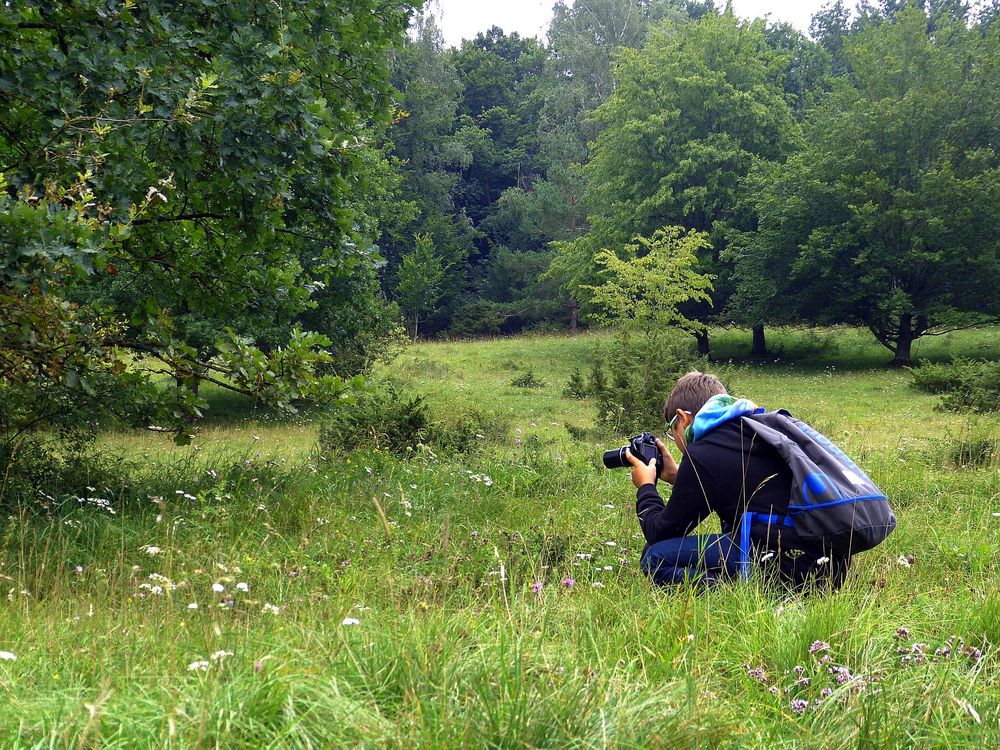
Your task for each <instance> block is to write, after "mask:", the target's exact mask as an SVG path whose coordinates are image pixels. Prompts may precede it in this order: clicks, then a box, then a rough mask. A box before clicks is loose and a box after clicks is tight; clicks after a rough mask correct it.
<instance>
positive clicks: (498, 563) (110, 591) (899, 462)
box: [0, 330, 1000, 748]
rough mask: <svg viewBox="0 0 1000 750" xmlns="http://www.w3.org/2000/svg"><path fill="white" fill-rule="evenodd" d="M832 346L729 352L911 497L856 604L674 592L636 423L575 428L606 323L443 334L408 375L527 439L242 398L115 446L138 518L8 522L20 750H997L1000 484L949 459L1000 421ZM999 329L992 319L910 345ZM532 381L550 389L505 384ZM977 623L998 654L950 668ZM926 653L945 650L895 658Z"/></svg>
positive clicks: (586, 407) (841, 599)
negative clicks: (948, 650)
mask: <svg viewBox="0 0 1000 750" xmlns="http://www.w3.org/2000/svg"><path fill="white" fill-rule="evenodd" d="M826 335H827V334H815V333H811V332H808V331H790V332H782V333H779V334H776V335H774V336H772V339H773V340H772V341H771V345H772V347H774V348H775V349H776V351H777V350H778V347H783V348H782V349H781V354H780V355H776V356H774V357H772V358H771V359H769V360H768V361H767V362H766V363H751V362H749V361H748V360H747V353H748V349H749V341H748V337H747V336H746V334H740V335H737V334H736V333H735V332H720V333H719V335H718V336H717V337H716V344H715V349H716V355H717V356H718V357H720V358H721V359H723V360H724V363H720V364H719V367H721V370H722V373H723V375H724V377H725V378H726V379H727V381H728V382H729V383H730V385H731V387H732V389H733V390H734V391H738V392H739V393H741V394H745V395H748V396H750V397H753V398H755V399H756V400H757V401H758V402H760V403H763V404H766V405H768V406H769V407H772V408H773V407H778V406H783V407H786V408H789V409H790V410H792V411H793V413H796V414H797V415H800V416H803V417H804V418H806V419H807V420H808V421H810V422H812V423H813V424H815V425H816V426H817V427H820V428H821V429H823V430H824V431H825V432H827V433H828V434H829V435H830V436H831V437H832V438H834V439H835V440H836V441H837V442H839V443H840V444H842V445H843V446H844V447H845V448H846V449H847V450H848V452H849V453H851V454H852V455H855V456H857V457H858V458H859V459H860V460H861V462H862V465H863V466H864V467H865V468H866V469H868V470H869V472H870V473H871V474H872V476H873V478H875V480H876V481H877V482H878V483H879V484H880V485H881V486H882V487H883V488H884V489H886V490H887V491H888V493H889V494H890V496H891V498H892V500H893V503H894V507H895V509H896V511H897V515H898V518H899V526H898V529H897V531H896V532H895V533H894V534H893V535H892V536H891V537H890V538H889V539H888V541H887V542H886V543H885V544H884V545H882V546H881V547H879V548H877V549H875V550H873V551H872V552H869V553H866V554H864V555H861V556H859V557H858V558H857V559H856V563H855V566H854V568H853V570H852V574H851V577H850V579H849V581H848V583H847V585H846V586H845V588H844V589H843V590H841V591H840V592H838V593H837V594H834V595H828V596H820V595H818V596H811V597H797V596H791V597H790V596H785V595H782V594H780V593H776V592H773V591H768V590H765V589H763V588H762V587H761V586H760V585H759V583H757V582H749V583H738V584H733V585H731V586H726V587H723V588H720V589H717V590H713V591H708V592H698V591H696V590H694V589H692V588H680V589H677V590H670V591H661V590H655V589H653V588H652V587H650V585H649V584H648V583H647V582H646V581H645V580H644V579H643V577H642V576H641V574H640V573H639V571H638V566H637V563H638V555H639V552H640V551H641V548H642V540H641V535H640V534H639V533H638V525H637V523H636V520H635V517H634V510H633V505H634V503H633V492H632V489H631V484H630V482H629V480H628V477H627V475H626V474H625V472H608V471H604V470H602V469H600V468H599V452H600V451H601V450H603V449H604V448H605V447H609V446H610V445H612V444H614V443H615V442H616V441H617V440H619V439H620V436H615V435H611V434H606V433H602V432H599V431H593V432H592V433H588V434H592V435H593V436H594V438H593V440H588V441H576V440H573V439H572V438H571V437H570V434H569V432H568V430H567V425H569V426H572V427H574V428H588V427H592V425H593V421H594V407H593V404H592V403H590V402H588V401H579V400H574V399H568V398H564V397H563V396H562V395H561V394H562V389H563V386H564V385H565V383H566V381H567V380H568V378H569V375H570V373H571V372H572V370H573V368H574V367H577V366H579V367H581V369H583V370H584V371H586V369H587V367H588V364H589V358H590V356H591V352H592V350H593V347H594V346H595V345H599V344H600V343H601V342H602V341H604V338H603V337H602V336H600V335H598V334H586V335H582V336H579V337H575V338H569V337H542V336H539V337H523V338H512V339H497V340H492V341H482V342H469V343H432V344H421V345H419V346H416V347H413V348H411V349H409V350H407V351H406V352H405V353H404V354H403V355H402V356H401V357H400V358H399V359H398V360H397V361H396V362H395V363H393V364H392V365H391V366H390V367H389V368H388V369H387V373H388V374H389V375H391V376H392V377H394V378H395V379H397V380H400V381H402V382H404V383H407V384H409V385H410V386H412V387H413V388H415V389H418V390H420V391H421V392H423V393H426V394H428V398H429V402H430V404H431V407H432V409H433V410H434V412H435V413H436V414H437V415H439V416H442V417H444V416H447V415H448V414H449V413H451V412H453V411H455V410H464V409H468V408H477V409H481V410H485V411H488V412H496V413H502V414H506V415H509V417H510V418H511V422H510V423H511V425H512V429H511V431H510V432H509V433H508V434H502V435H490V436H487V438H486V439H484V440H482V441H477V442H476V443H474V444H473V445H470V446H469V448H468V449H467V450H466V451H463V452H458V453H455V454H447V455H446V454H443V453H441V452H438V453H437V454H435V453H434V452H432V451H431V452H420V453H419V455H417V456H415V457H414V458H412V459H411V460H409V461H404V460H401V459H399V458H395V457H392V456H390V455H387V454H378V453H371V452H369V453H355V454H353V455H350V456H326V457H320V456H318V455H316V453H315V448H316V445H315V440H316V434H317V430H316V427H315V425H312V424H309V423H305V424H294V423H292V424H289V423H282V422H276V421H274V420H270V419H261V418H260V415H257V418H255V419H250V420H245V421H242V422H241V421H240V420H238V419H236V418H235V414H237V413H238V409H237V408H234V410H233V412H232V414H231V415H230V416H227V417H226V419H224V420H220V421H218V422H217V423H215V424H212V425H209V426H208V427H207V428H205V429H204V430H203V431H202V433H201V435H200V437H199V439H198V441H197V446H196V448H197V450H195V449H192V448H184V449H178V448H173V447H172V446H171V445H170V443H169V440H168V438H166V437H164V436H162V435H131V434H129V435H123V434H108V435H104V436H102V437H101V439H100V440H101V446H102V448H103V449H104V450H118V451H123V452H125V453H126V454H127V455H128V456H129V457H130V458H131V459H132V460H133V461H134V462H135V463H136V464H137V466H136V469H135V472H136V474H135V475H134V476H132V477H130V478H129V485H128V486H129V488H130V489H129V490H128V493H126V494H128V495H129V497H128V499H127V500H123V501H118V500H116V501H115V503H116V504H115V509H116V511H117V512H116V513H115V514H113V515H112V514H110V513H107V512H104V511H100V510H97V509H95V508H93V507H64V508H63V509H62V510H61V511H60V512H59V513H57V514H55V516H54V517H53V518H51V519H48V518H45V517H40V516H39V515H37V514H36V513H34V512H29V511H28V510H23V511H21V512H17V511H14V512H12V513H11V517H10V518H6V519H5V522H4V524H3V526H2V527H0V584H2V587H0V593H2V594H3V596H4V597H5V599H4V602H3V604H2V605H0V651H9V652H12V653H14V654H16V657H17V658H16V660H14V661H6V660H0V707H2V708H0V747H17V748H21V747H123V748H124V747H129V748H131V747H216V746H218V747H237V748H239V747H244V748H260V747H275V748H277V747H303V748H304V747H415V746H425V747H525V748H528V747H531V748H534V747H559V748H562V747H575V748H599V747H634V748H640V747H641V748H645V747H671V748H673V747H678V746H679V747H734V748H737V747H738V748H743V747H762V746H767V747H803V748H839V747H844V748H846V747H900V748H902V747H935V748H937V747H954V748H974V747H975V748H980V747H981V748H988V747H996V746H997V744H998V742H1000V724H998V721H1000V690H998V689H997V684H998V680H1000V653H998V651H997V649H998V646H1000V596H998V593H997V583H998V573H1000V563H998V562H997V561H998V559H1000V515H994V514H1000V473H998V471H997V468H998V466H997V463H996V459H995V458H994V459H993V461H992V462H991V463H988V464H987V465H982V466H976V465H971V466H965V467H962V466H961V465H960V464H956V463H955V462H954V461H952V460H951V458H950V456H951V453H952V449H953V447H954V446H956V445H957V444H960V443H961V442H962V441H963V440H968V439H970V436H971V437H975V436H982V435H987V436H992V437H993V438H995V437H996V436H997V435H998V434H1000V425H998V420H997V418H996V417H995V416H984V417H978V418H966V417H964V416H956V415H948V414H942V413H938V412H935V411H934V410H933V406H934V404H935V403H936V399H935V398H934V397H933V396H930V395H927V394H921V393H918V392H916V391H914V390H913V389H911V388H910V387H909V377H908V376H907V374H906V373H905V372H900V371H893V370H888V369H884V368H883V365H884V363H885V361H886V360H887V359H888V357H887V355H886V353H885V352H884V351H883V350H880V349H878V348H877V347H875V346H873V345H871V344H870V343H868V341H867V338H866V337H865V336H864V335H863V333H861V332H854V331H835V332H833V333H831V334H829V336H830V338H829V340H828V341H827V342H826V343H828V344H830V343H832V344H833V345H834V347H835V348H834V351H833V353H832V354H831V353H828V352H827V351H826V350H820V349H819V348H818V347H819V344H817V343H816V342H815V341H813V340H812V339H815V338H816V337H820V343H822V338H821V337H823V336H826ZM984 342H986V343H987V344H988V345H989V347H992V348H991V349H990V352H991V353H995V352H996V348H997V347H996V345H997V343H998V339H997V335H996V331H994V330H990V331H985V332H964V333H962V334H955V335H954V336H953V337H952V338H951V339H950V340H949V341H948V342H946V345H945V344H943V343H942V339H937V340H933V341H929V342H927V351H926V352H924V351H922V350H921V348H920V346H923V343H921V344H920V346H918V349H917V355H918V356H926V357H928V358H939V359H945V358H947V357H948V356H949V355H950V354H953V353H954V354H956V355H963V356H977V354H976V352H980V351H981V347H983V343H984ZM984 351H985V350H983V352H981V353H979V354H978V356H988V354H985V353H984ZM774 359H778V360H779V361H777V362H775V361H773V360H774ZM529 369H530V370H532V371H533V372H534V374H535V375H536V377H537V378H538V379H540V380H542V381H544V383H545V385H544V386H543V387H540V388H518V387H515V386H513V385H511V382H512V381H513V380H515V379H516V378H517V377H518V376H519V375H523V374H524V373H525V372H527V371H528V370H529ZM651 427H653V428H659V427H660V426H659V425H651ZM516 430H519V431H520V432H517V431H516ZM254 436H256V437H257V439H256V440H255V439H254ZM518 440H520V443H518V442H517V441H518ZM486 477H489V481H488V482H487V481H486ZM178 491H179V492H181V493H186V495H187V496H185V494H177V493H178ZM95 495H97V496H105V493H104V488H100V487H99V488H95ZM149 496H153V498H157V497H158V498H160V499H159V500H157V499H150V498H149ZM192 498H193V499H192ZM376 501H377V503H376ZM75 505H79V503H76V504H75ZM380 510H381V512H382V513H384V523H383V517H382V515H380ZM150 547H158V548H159V549H160V551H159V553H158V554H156V555H152V554H149V551H148V550H149V548H150ZM901 560H902V562H901ZM77 566H79V569H78V567H77ZM151 575H153V576H157V577H154V578H150V576H151ZM159 576H162V577H163V578H162V579H161V578H159ZM569 578H571V579H573V585H572V586H567V585H564V584H563V581H564V580H566V579H569ZM536 581H538V582H541V583H542V584H543V587H542V589H541V591H540V592H538V593H534V592H533V591H532V584H533V583H534V582H536ZM215 583H219V584H221V585H222V586H223V587H224V591H223V592H214V591H213V590H212V584H215ZM238 583H246V584H247V585H248V589H249V590H248V591H246V592H244V591H241V590H238V589H237V584H238ZM153 586H160V588H161V589H162V593H158V594H154V593H153V590H152V587H153ZM228 597H232V599H231V604H232V606H220V604H226V605H228V604H229V603H230V600H229V599H228ZM192 602H197V604H198V608H197V609H189V608H188V606H189V604H190V603H192ZM265 604H267V605H273V606H274V607H277V608H278V611H277V612H276V613H275V612H274V611H273V607H270V606H269V607H266V608H265ZM265 610H266V611H265ZM345 618H352V619H355V620H357V621H358V624H353V625H352V624H344V623H345V621H349V620H346V619H345ZM900 627H905V628H907V629H908V630H909V637H908V638H903V639H899V638H897V636H896V632H897V629H898V628H900ZM952 636H957V637H958V638H961V639H964V641H965V642H966V644H969V645H974V646H976V647H977V648H979V649H981V650H982V654H983V655H982V658H981V659H979V660H978V661H977V660H976V659H973V658H970V657H969V656H964V655H959V654H956V653H953V654H952V655H951V656H949V657H937V658H938V662H937V663H935V662H933V658H934V650H935V649H937V648H942V647H944V645H945V642H946V640H947V639H948V638H950V637H952ZM815 641H824V642H826V643H828V644H829V646H830V650H829V652H823V651H821V652H818V653H816V654H810V645H811V644H813V643H814V642H815ZM913 642H920V643H924V644H927V648H926V649H925V651H926V652H927V654H928V658H927V659H925V660H924V661H923V662H922V663H914V660H913V659H910V660H906V661H904V657H905V656H912V654H901V653H900V652H899V650H900V648H907V649H909V648H911V647H912V643H913ZM956 651H957V648H955V649H953V652H956ZM217 652H231V654H232V655H231V656H230V655H227V656H224V657H219V658H217V659H216V660H212V659H211V655H212V654H214V653H217ZM827 654H828V655H829V657H830V660H829V662H827V663H820V659H821V658H822V657H823V656H825V655H827ZM202 660H206V661H208V662H209V665H208V667H207V669H205V670H204V671H202V670H201V669H194V670H189V666H190V665H191V664H193V663H195V662H199V661H202ZM744 665H749V667H750V668H751V669H753V668H760V669H762V670H764V673H765V675H764V677H763V682H762V681H760V680H758V679H755V678H753V677H752V676H750V675H748V674H747V670H746V669H745V668H744ZM796 667H801V668H802V670H803V677H808V678H809V679H810V682H809V684H808V685H801V686H799V685H796V680H797V679H800V678H799V677H798V675H796V672H795V668H796ZM831 667H845V668H846V669H847V670H848V671H849V673H850V675H851V678H850V679H847V680H846V681H845V682H843V683H838V682H837V681H836V676H835V674H831V672H830V668H831ZM786 671H787V673H786ZM771 688H774V691H773V692H772V690H771ZM825 689H830V690H831V691H832V692H831V694H829V695H828V696H825V697H821V691H823V690H825ZM818 698H819V699H821V702H820V703H818V704H817V703H816V702H815V701H816V699H818ZM793 700H808V701H809V707H808V708H807V709H805V710H804V711H803V713H802V715H798V714H797V713H796V712H795V711H794V710H793V708H792V701H793Z"/></svg>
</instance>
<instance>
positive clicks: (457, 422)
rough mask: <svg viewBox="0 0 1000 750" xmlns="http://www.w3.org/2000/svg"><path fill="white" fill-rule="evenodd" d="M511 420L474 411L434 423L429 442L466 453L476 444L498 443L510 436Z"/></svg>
mask: <svg viewBox="0 0 1000 750" xmlns="http://www.w3.org/2000/svg"><path fill="white" fill-rule="evenodd" d="M511 421H512V420H511V418H510V417H509V416H506V415H503V414H496V413H490V412H483V411H479V410H478V409H474V410H472V411H470V412H466V413H464V414H458V415H452V416H451V417H450V418H449V419H448V420H443V421H438V422H435V423H434V424H433V426H432V429H431V432H430V441H431V442H432V443H433V444H434V446H435V447H437V448H440V449H442V450H450V451H468V450H469V449H470V447H471V446H474V445H476V444H477V443H500V442H503V440H504V439H506V437H507V436H508V435H509V434H510V425H511Z"/></svg>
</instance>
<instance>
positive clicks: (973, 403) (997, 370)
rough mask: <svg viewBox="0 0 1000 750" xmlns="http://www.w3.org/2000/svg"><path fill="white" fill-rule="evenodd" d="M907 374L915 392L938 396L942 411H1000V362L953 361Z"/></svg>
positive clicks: (915, 369) (922, 367)
mask: <svg viewBox="0 0 1000 750" xmlns="http://www.w3.org/2000/svg"><path fill="white" fill-rule="evenodd" d="M911 373H912V375H913V386H914V387H915V388H916V389H917V390H921V391H924V392H926V393H936V394H941V396H942V398H941V403H940V405H939V408H940V409H942V410H944V411H957V412H961V411H974V412H993V411H1000V362H977V361H974V360H966V359H956V360H955V361H954V362H950V363H947V364H925V365H921V366H920V367H917V368H914V369H913V370H911Z"/></svg>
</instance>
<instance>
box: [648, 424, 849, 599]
mask: <svg viewBox="0 0 1000 750" xmlns="http://www.w3.org/2000/svg"><path fill="white" fill-rule="evenodd" d="M755 437H756V436H755V433H754V432H753V431H752V430H751V429H749V428H745V427H743V424H742V420H741V419H735V420H733V421H731V422H727V423H725V424H723V425H720V426H719V427H717V428H715V429H714V430H712V431H711V432H709V433H708V434H706V435H703V436H702V437H701V438H700V439H698V440H697V441H696V442H694V443H691V444H689V445H688V448H687V452H686V453H685V455H684V458H683V460H682V461H681V463H680V466H679V467H678V470H677V478H676V480H675V481H674V487H673V491H672V492H671V493H670V498H669V500H668V501H667V502H666V504H664V502H663V500H662V499H661V498H660V495H659V492H657V489H656V485H654V484H645V485H643V486H642V487H640V488H639V489H638V491H637V492H636V515H638V517H639V523H640V525H641V526H642V533H643V536H645V538H646V543H647V544H656V543H657V542H660V541H663V540H665V539H673V538H676V537H681V536H685V535H687V534H690V533H691V532H692V531H694V529H695V528H696V527H697V526H698V524H700V523H701V522H702V521H703V520H705V518H707V517H708V516H709V515H710V514H711V513H716V514H718V516H719V519H720V521H721V523H722V531H723V533H726V534H731V533H734V532H736V531H738V529H739V523H740V519H741V517H742V516H743V513H744V512H746V511H747V510H750V511H753V512H757V513H765V514H768V515H773V516H787V514H788V501H789V498H790V497H791V488H792V472H791V469H789V468H788V464H786V463H785V461H784V460H783V459H782V458H781V456H779V455H778V453H777V451H775V450H774V448H772V447H771V446H769V445H767V444H766V443H764V442H763V441H761V440H760V439H755ZM751 540H752V542H753V545H754V548H755V550H757V552H756V553H755V554H758V555H759V553H760V552H761V551H762V550H770V551H773V552H775V554H776V556H777V557H779V558H780V562H779V566H780V569H781V572H782V573H783V574H784V575H785V576H789V577H790V578H791V579H793V580H795V581H801V580H802V579H803V576H805V575H806V574H807V573H808V572H810V571H811V572H813V573H815V572H816V567H815V563H816V561H817V560H824V559H826V560H828V559H829V557H826V556H825V552H824V550H822V549H817V548H816V547H814V546H812V545H809V544H806V543H804V542H803V541H802V540H801V539H800V538H799V536H798V534H796V533H795V530H794V528H790V527H787V526H781V525H780V524H764V523H761V524H758V523H757V522H755V523H754V525H753V526H752V527H751ZM800 558H801V560H800ZM848 563H849V559H844V560H836V561H834V565H833V568H834V570H833V571H832V572H833V574H834V575H833V577H834V578H835V579H836V582H837V583H838V584H839V581H840V580H842V578H843V575H844V573H846V569H847V564H848ZM826 569H827V570H830V567H829V566H827V567H826Z"/></svg>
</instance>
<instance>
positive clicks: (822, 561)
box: [816, 555, 830, 565]
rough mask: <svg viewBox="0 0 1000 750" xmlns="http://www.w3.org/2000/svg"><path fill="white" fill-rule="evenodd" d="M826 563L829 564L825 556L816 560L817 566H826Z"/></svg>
mask: <svg viewBox="0 0 1000 750" xmlns="http://www.w3.org/2000/svg"><path fill="white" fill-rule="evenodd" d="M828 562H830V558H829V557H827V556H826V555H824V556H823V557H821V558H819V559H818V560H816V564H817V565H826V564H827V563H828Z"/></svg>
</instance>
